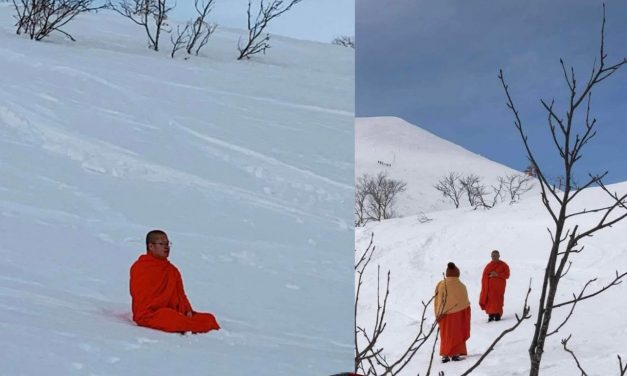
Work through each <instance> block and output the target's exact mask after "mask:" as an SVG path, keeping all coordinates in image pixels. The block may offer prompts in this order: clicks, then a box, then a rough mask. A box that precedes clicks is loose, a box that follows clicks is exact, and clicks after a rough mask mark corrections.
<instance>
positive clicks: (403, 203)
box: [355, 117, 519, 216]
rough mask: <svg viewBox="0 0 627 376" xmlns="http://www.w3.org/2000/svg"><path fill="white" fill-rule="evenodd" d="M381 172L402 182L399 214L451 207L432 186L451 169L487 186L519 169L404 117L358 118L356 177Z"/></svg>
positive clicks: (356, 121)
mask: <svg viewBox="0 0 627 376" xmlns="http://www.w3.org/2000/svg"><path fill="white" fill-rule="evenodd" d="M379 162H382V163H379ZM381 171H383V172H386V173H387V174H388V177H390V178H393V179H401V180H403V181H405V182H406V183H407V190H406V191H405V192H403V193H402V194H400V195H399V197H398V203H397V205H396V208H397V212H398V215H399V216H406V215H412V214H417V213H420V212H431V211H434V210H441V209H446V208H452V207H453V204H452V203H451V202H450V201H448V200H445V198H444V197H442V194H441V193H440V192H438V191H437V190H435V188H433V186H434V185H435V184H437V182H438V180H440V178H442V177H443V176H445V175H448V174H449V173H450V172H457V173H461V174H463V175H468V174H475V175H478V176H480V177H482V178H483V183H484V184H485V185H486V186H489V185H490V184H495V182H496V179H497V177H499V176H505V175H506V174H515V173H519V172H518V171H515V170H513V169H511V168H509V167H506V166H503V165H501V164H499V163H496V162H493V161H490V160H488V159H486V158H484V157H482V156H480V155H478V154H475V153H472V152H470V151H468V150H466V149H464V148H462V147H461V146H458V145H455V144H453V143H451V142H448V141H446V140H443V139H441V138H439V137H437V136H435V135H433V134H431V133H429V132H427V131H425V130H423V129H421V128H419V127H417V126H415V125H413V124H411V123H408V122H406V121H405V120H403V119H399V118H396V117H370V118H357V119H356V120H355V176H356V177H359V176H361V175H362V174H364V173H367V174H370V175H376V174H377V173H379V172H381ZM464 205H466V206H467V205H468V204H467V203H464Z"/></svg>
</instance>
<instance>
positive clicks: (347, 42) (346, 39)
mask: <svg viewBox="0 0 627 376" xmlns="http://www.w3.org/2000/svg"><path fill="white" fill-rule="evenodd" d="M331 44H335V45H338V46H342V47H350V48H355V37H351V36H348V35H342V36H339V37H336V38H334V39H333V41H331Z"/></svg>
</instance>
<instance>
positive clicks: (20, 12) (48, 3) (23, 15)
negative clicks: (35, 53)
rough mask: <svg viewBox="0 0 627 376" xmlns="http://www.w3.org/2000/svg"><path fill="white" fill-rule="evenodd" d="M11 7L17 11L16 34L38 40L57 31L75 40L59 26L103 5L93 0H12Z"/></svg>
mask: <svg viewBox="0 0 627 376" xmlns="http://www.w3.org/2000/svg"><path fill="white" fill-rule="evenodd" d="M13 7H14V8H15V12H16V13H17V15H16V16H15V18H16V19H17V23H16V24H15V26H17V30H16V34H18V35H20V34H26V35H28V36H29V37H30V39H33V40H38V41H39V40H42V39H44V38H46V37H48V36H49V35H50V33H52V32H53V31H58V32H59V33H61V34H63V35H65V36H67V37H68V38H70V39H71V40H72V41H76V39H74V37H73V36H72V35H70V34H69V33H67V32H65V31H63V30H61V28H62V27H63V26H65V25H66V24H67V23H68V22H70V21H72V19H74V17H76V16H78V15H79V14H81V13H85V12H90V11H93V10H98V9H102V8H103V7H104V6H93V0H13Z"/></svg>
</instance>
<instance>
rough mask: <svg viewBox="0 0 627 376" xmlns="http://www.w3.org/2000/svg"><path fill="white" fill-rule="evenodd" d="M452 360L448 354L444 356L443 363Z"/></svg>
mask: <svg viewBox="0 0 627 376" xmlns="http://www.w3.org/2000/svg"><path fill="white" fill-rule="evenodd" d="M450 360H451V358H449V357H448V356H443V357H442V363H448V362H449V361H450Z"/></svg>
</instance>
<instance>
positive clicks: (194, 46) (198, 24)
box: [170, 0, 218, 58]
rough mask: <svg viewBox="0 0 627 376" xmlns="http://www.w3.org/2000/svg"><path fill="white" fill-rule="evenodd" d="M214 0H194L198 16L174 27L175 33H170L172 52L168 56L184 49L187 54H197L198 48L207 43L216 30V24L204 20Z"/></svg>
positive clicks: (172, 55)
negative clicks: (181, 25) (182, 25)
mask: <svg viewBox="0 0 627 376" xmlns="http://www.w3.org/2000/svg"><path fill="white" fill-rule="evenodd" d="M213 2H214V0H194V7H195V8H196V12H197V13H198V17H196V19H195V20H194V21H188V22H187V23H186V24H185V27H184V28H183V29H182V30H181V27H180V26H177V28H176V34H171V35H170V40H171V41H172V53H171V54H170V56H171V57H172V58H174V56H175V55H176V53H177V52H178V51H180V50H183V49H185V51H186V52H187V54H188V55H191V54H192V53H193V54H194V55H196V56H198V53H199V52H200V50H201V49H202V48H203V47H204V46H205V45H206V44H207V42H208V41H209V37H210V36H211V34H213V32H214V31H215V30H216V28H217V27H218V25H216V24H210V23H208V22H207V21H206V18H207V16H208V15H209V13H210V12H211V9H212V6H213Z"/></svg>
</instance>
